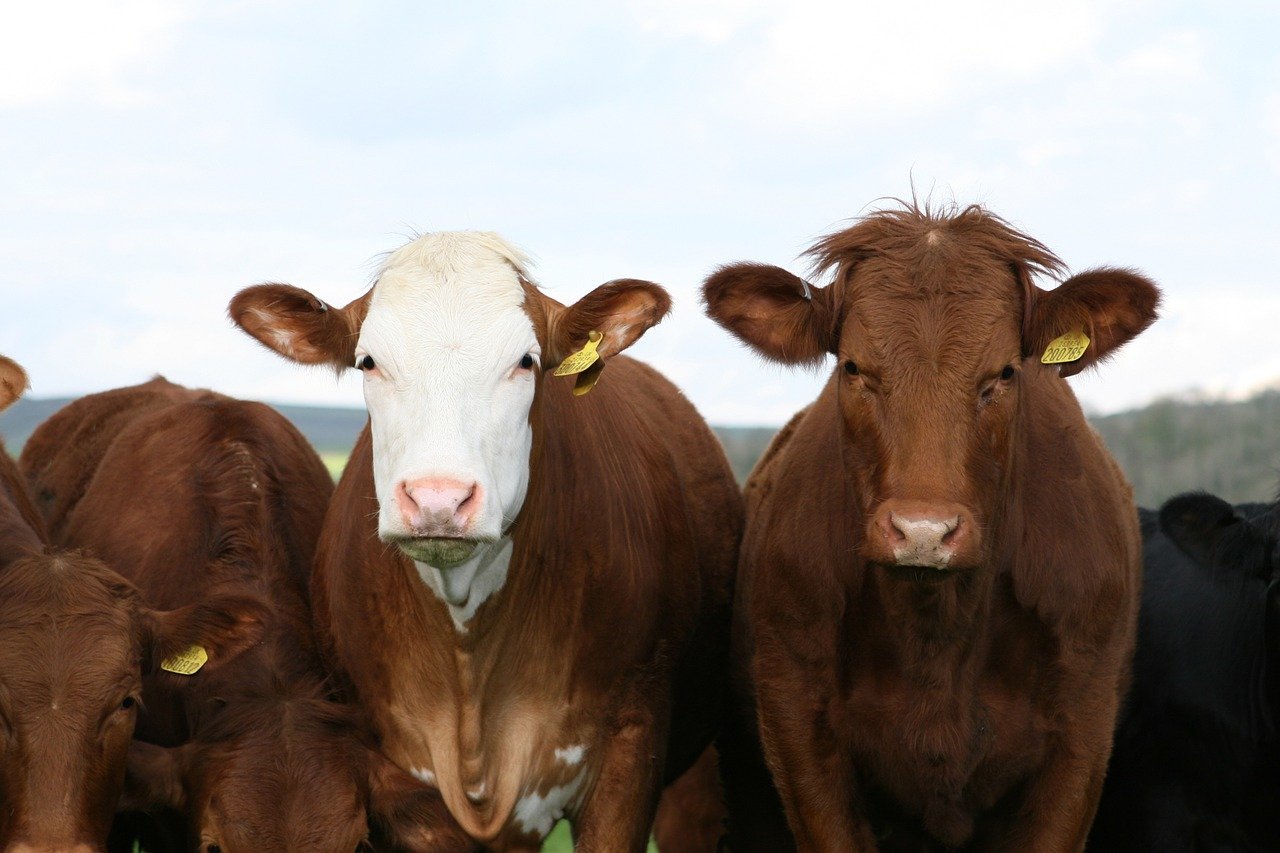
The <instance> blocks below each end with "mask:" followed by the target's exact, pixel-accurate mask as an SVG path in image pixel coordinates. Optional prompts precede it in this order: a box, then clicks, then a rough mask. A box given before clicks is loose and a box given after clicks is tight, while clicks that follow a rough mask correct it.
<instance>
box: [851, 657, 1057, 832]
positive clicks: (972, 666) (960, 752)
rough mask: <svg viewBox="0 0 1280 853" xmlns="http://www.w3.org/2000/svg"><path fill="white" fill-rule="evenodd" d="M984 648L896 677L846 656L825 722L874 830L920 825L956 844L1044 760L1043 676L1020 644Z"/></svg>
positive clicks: (894, 671)
mask: <svg viewBox="0 0 1280 853" xmlns="http://www.w3.org/2000/svg"><path fill="white" fill-rule="evenodd" d="M991 648H992V649H993V651H991V652H988V653H987V654H986V655H983V656H982V658H983V659H982V660H974V659H969V660H967V661H946V660H945V659H939V660H934V661H931V662H928V663H926V664H923V665H921V666H919V667H918V668H901V669H895V668H894V667H886V666H885V665H884V662H883V659H880V660H879V661H875V662H872V661H869V660H867V659H866V658H862V657H861V656H856V655H855V656H853V659H852V662H853V667H852V668H851V670H850V671H849V672H848V673H847V680H846V681H845V683H846V684H847V685H848V687H847V689H846V690H845V691H844V693H843V695H842V696H840V697H838V698H837V699H836V700H835V701H834V702H833V703H832V707H831V709H830V713H831V718H832V720H831V721H832V725H833V728H834V730H835V731H836V732H837V733H838V736H839V737H840V738H841V739H842V740H843V741H844V743H845V748H846V749H847V750H848V752H849V754H850V755H851V757H852V759H853V762H852V764H853V767H854V772H855V773H856V774H857V776H858V781H859V784H858V788H859V789H860V790H861V791H862V792H864V794H865V796H866V805H867V806H868V808H869V810H870V811H871V812H872V815H871V817H872V819H873V821H876V820H877V818H879V821H878V822H881V823H883V824H884V825H889V826H891V825H892V824H894V823H896V822H899V821H906V822H910V823H913V824H919V825H922V827H923V829H924V830H925V831H926V832H927V833H928V834H929V835H931V836H933V837H934V838H936V839H937V840H939V841H942V842H944V843H945V844H948V845H957V844H962V843H964V842H965V841H967V840H968V839H969V838H970V837H971V835H972V834H973V832H974V829H975V822H976V820H977V819H978V817H979V816H980V815H982V814H984V813H986V812H988V811H989V810H991V809H992V808H993V807H995V806H996V805H997V803H998V802H999V801H1000V800H1001V798H1003V797H1004V796H1005V795H1006V794H1008V793H1009V792H1010V791H1013V790H1014V789H1015V788H1016V787H1017V786H1018V785H1020V784H1021V783H1022V782H1023V781H1025V780H1026V779H1027V778H1028V777H1029V776H1030V775H1031V773H1032V772H1033V771H1034V769H1035V768H1036V767H1038V766H1039V764H1040V763H1041V762H1042V761H1043V760H1044V756H1045V753H1046V749H1047V745H1048V734H1049V726H1050V721H1049V717H1048V715H1047V713H1045V711H1044V710H1043V709H1042V708H1041V707H1040V706H1039V703H1038V702H1037V701H1036V697H1037V695H1038V692H1039V691H1038V688H1037V685H1036V681H1037V675H1036V673H1037V672H1039V671H1040V670H1041V667H1040V666H1037V665H1036V664H1035V662H1033V661H1030V660H1028V655H1029V654H1030V653H1031V651H1032V650H1031V649H1029V648H1028V647H1027V645H1026V643H1024V642H1023V641H1022V640H1020V639H1018V638H1015V637H1006V638H1004V645H999V644H992V646H991ZM995 649H999V656H996V654H995V651H994V650H995ZM860 664H861V665H860ZM881 828H883V827H881Z"/></svg>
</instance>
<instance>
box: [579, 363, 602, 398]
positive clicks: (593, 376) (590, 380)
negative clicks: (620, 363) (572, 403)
mask: <svg viewBox="0 0 1280 853" xmlns="http://www.w3.org/2000/svg"><path fill="white" fill-rule="evenodd" d="M601 373H604V362H603V361H597V362H596V363H595V364H593V365H591V366H590V367H588V368H587V369H586V370H584V371H582V372H581V373H579V374H578V381H577V382H574V383H573V396H575V397H581V396H582V395H583V394H585V393H587V392H588V391H590V390H591V389H592V388H594V387H596V382H598V381H599V380H600V374H601Z"/></svg>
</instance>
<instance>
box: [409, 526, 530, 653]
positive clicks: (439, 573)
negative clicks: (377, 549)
mask: <svg viewBox="0 0 1280 853" xmlns="http://www.w3.org/2000/svg"><path fill="white" fill-rule="evenodd" d="M511 549H512V544H511V539H510V538H509V537H504V538H502V539H500V540H498V541H497V542H493V543H485V544H484V545H481V546H480V547H479V548H477V549H476V554H475V556H474V557H472V558H471V559H470V560H468V561H467V562H465V563H463V564H462V565H461V566H457V567H455V568H452V569H437V568H436V567H435V566H431V565H428V564H426V563H419V562H416V561H415V562H414V566H416V567H417V569H418V576H419V577H420V578H422V582H423V583H425V584H426V585H427V589H429V590H431V591H432V592H433V593H435V595H436V598H439V599H440V600H441V601H443V602H444V603H445V606H447V607H448V608H449V617H450V618H451V619H453V627H454V628H455V629H457V631H458V633H460V634H465V633H466V632H467V623H468V622H470V621H471V617H473V616H475V615H476V611H477V610H479V609H480V605H481V604H484V603H485V601H487V600H488V598H489V596H491V595H493V594H494V593H495V592H497V591H498V590H500V589H502V585H503V584H504V583H506V581H507V568H508V567H509V566H510V565H511Z"/></svg>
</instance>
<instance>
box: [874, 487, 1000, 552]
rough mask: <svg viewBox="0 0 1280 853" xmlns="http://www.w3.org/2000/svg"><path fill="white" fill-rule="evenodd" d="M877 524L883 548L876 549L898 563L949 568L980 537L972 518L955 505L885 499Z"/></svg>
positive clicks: (876, 518) (876, 520) (875, 522)
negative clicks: (977, 535) (890, 556)
mask: <svg viewBox="0 0 1280 853" xmlns="http://www.w3.org/2000/svg"><path fill="white" fill-rule="evenodd" d="M874 525H875V528H876V531H877V532H878V534H879V535H878V537H877V538H878V539H879V540H880V542H879V543H878V544H879V545H881V546H882V547H881V548H878V549H873V551H879V552H880V553H881V555H882V556H884V557H887V556H889V554H892V558H893V559H892V562H893V563H895V564H897V565H899V566H926V567H930V568H935V569H945V568H949V567H951V566H952V563H953V562H954V561H956V559H957V557H958V556H961V555H966V556H967V552H970V551H972V548H973V547H974V545H975V542H976V539H977V537H976V531H975V528H974V524H973V520H972V517H971V516H970V515H969V513H968V512H966V511H965V510H964V509H963V508H962V507H960V506H958V505H956V504H925V503H915V502H911V503H907V502H896V501H885V503H884V504H882V505H881V507H880V509H879V511H878V512H877V513H876V515H875V521H874ZM886 551H887V552H888V553H884V552H886ZM885 562H888V561H887V560H886V561H885Z"/></svg>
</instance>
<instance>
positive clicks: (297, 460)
mask: <svg viewBox="0 0 1280 853" xmlns="http://www.w3.org/2000/svg"><path fill="white" fill-rule="evenodd" d="M21 464H22V467H23V469H24V471H25V472H26V474H27V476H28V477H29V478H30V480H31V483H32V486H33V490H34V493H35V494H36V496H37V502H38V504H39V505H40V506H41V508H42V509H43V511H44V514H45V518H46V520H47V523H48V526H49V531H50V534H51V536H52V537H53V538H54V539H55V540H56V541H58V542H60V543H63V544H68V545H74V546H78V547H84V548H91V549H92V550H93V551H94V553H95V554H97V555H98V556H100V557H102V558H103V559H105V560H107V561H109V562H110V563H112V564H113V565H116V566H118V567H120V569H121V571H123V572H125V573H126V574H128V575H129V577H130V578H131V580H132V581H133V582H134V583H135V584H137V586H138V587H139V589H141V590H142V592H143V594H144V595H145V596H146V597H147V599H148V600H149V601H152V602H154V603H156V604H158V605H160V606H165V607H180V606H184V605H188V604H189V603H191V602H198V601H202V600H205V599H207V598H208V597H210V596H213V595H218V594H239V595H250V596H255V597H257V598H260V599H261V600H264V601H266V602H269V604H270V608H271V619H270V620H269V623H268V625H267V629H266V631H265V633H264V634H263V636H262V639H261V642H258V643H256V644H255V645H254V646H253V647H252V648H250V649H249V650H247V651H246V652H245V653H244V654H243V655H241V656H240V657H239V658H238V659H237V660H235V661H234V662H233V663H232V664H231V665H226V666H222V667H218V668H216V669H213V670H212V671H209V672H207V673H205V672H203V671H202V672H201V673H199V675H198V676H187V675H182V674H175V673H170V672H163V671H160V672H154V673H152V674H150V675H149V676H148V677H147V678H146V680H145V686H144V697H145V702H144V705H145V707H146V712H145V713H144V714H143V715H142V717H141V719H140V721H139V723H138V736H139V738H140V739H141V741H142V742H139V743H135V744H134V747H133V749H132V750H131V754H130V764H129V769H130V775H129V779H128V785H127V790H126V797H125V804H126V805H129V806H134V807H141V808H155V807H168V808H173V809H178V810H181V811H183V812H185V813H186V815H187V816H188V819H189V821H190V823H191V832H192V834H193V836H194V837H193V839H192V841H193V842H194V843H195V844H196V845H198V846H199V847H200V849H201V850H206V849H213V848H215V847H216V848H218V849H220V850H222V851H224V853H235V851H254V850H280V851H302V850H333V851H343V850H346V851H351V850H355V849H356V848H357V847H358V846H360V845H362V844H364V843H365V842H366V840H367V838H368V836H369V833H370V827H369V824H370V823H372V824H373V825H374V829H375V830H376V832H375V835H374V839H375V840H377V839H379V838H380V837H382V838H383V840H384V841H385V842H387V843H391V842H395V843H396V844H398V845H403V846H406V847H409V848H411V849H414V850H457V849H464V850H465V849H469V848H470V847H471V843H470V841H469V839H467V838H466V837H465V835H463V834H462V833H461V831H460V830H458V829H457V827H456V826H450V825H449V823H448V822H447V821H441V820H438V819H437V820H435V823H436V824H438V825H437V826H434V827H433V828H432V831H430V832H424V831H421V830H420V829H419V828H418V824H420V823H421V822H422V821H423V820H424V819H428V820H430V819H431V816H432V815H447V812H446V811H445V809H444V807H443V804H441V803H440V800H439V794H438V793H437V792H435V791H433V790H431V789H430V788H428V787H427V786H425V785H423V784H421V783H420V782H418V781H417V780H415V779H413V778H412V777H411V776H410V775H409V774H408V773H406V772H404V771H402V770H400V769H399V768H397V767H395V765H393V764H392V763H391V762H390V761H388V760H387V759H386V758H384V757H382V756H381V755H380V754H379V753H378V752H376V751H375V750H374V749H372V748H371V746H372V737H371V736H369V735H366V734H364V732H366V731H367V730H368V729H367V724H366V725H365V726H363V727H362V725H361V720H360V718H359V717H358V716H357V714H356V712H355V710H354V709H353V708H352V707H350V706H345V705H342V704H338V703H336V702H333V701H330V700H329V693H331V692H332V687H331V685H329V684H327V679H326V674H325V671H324V669H323V667H322V665H321V663H320V660H319V656H318V654H317V651H316V648H315V642H314V636H313V634H312V630H311V610H310V601H309V596H308V594H307V585H308V578H309V576H310V569H311V562H312V558H313V555H314V552H315V540H316V537H317V536H318V535H319V532H320V525H321V522H322V520H323V517H324V512H325V509H326V508H327V506H328V499H329V496H330V494H331V492H332V490H333V483H332V480H331V479H330V478H329V475H328V473H327V471H326V470H325V468H324V466H323V464H322V463H321V462H320V460H319V458H318V457H317V456H316V454H315V451H313V450H312V449H311V448H310V446H309V445H308V444H307V443H306V440H305V439H304V438H303V437H302V436H301V434H299V433H298V431H297V430H296V429H295V428H294V427H293V426H292V424H290V423H289V422H288V421H287V420H285V418H284V417H283V416H281V415H280V414H279V413H278V412H276V411H275V410H273V409H271V408H269V407H267V406H264V405H262V404H260V403H249V402H244V401H240V400H234V399H231V398H228V397H224V396H222V395H220V394H215V393H213V392H210V391H198V390H191V389H187V388H183V387H181V386H178V385H174V384H172V383H170V382H167V381H165V380H164V379H159V378H157V379H154V380H152V381H151V382H148V383H146V384H144V385H138V386H133V387H130V388H121V389H116V390H114V391H108V392H105V393H101V394H93V395H90V396H88V397H84V398H82V399H80V400H77V401H75V402H73V403H71V404H70V405H68V406H66V407H64V408H63V409H61V410H59V411H58V412H57V413H56V414H55V415H54V416H53V417H52V418H50V419H49V420H48V421H46V422H45V423H44V424H43V425H41V426H40V427H39V429H37V430H36V432H35V433H34V434H33V435H32V436H31V438H30V439H29V440H28V442H27V444H26V446H25V447H24V448H23V452H22V458H21ZM424 816H425V818H424ZM378 833H382V836H379V834H378Z"/></svg>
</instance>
